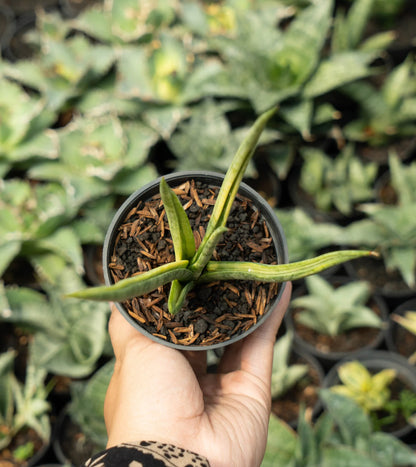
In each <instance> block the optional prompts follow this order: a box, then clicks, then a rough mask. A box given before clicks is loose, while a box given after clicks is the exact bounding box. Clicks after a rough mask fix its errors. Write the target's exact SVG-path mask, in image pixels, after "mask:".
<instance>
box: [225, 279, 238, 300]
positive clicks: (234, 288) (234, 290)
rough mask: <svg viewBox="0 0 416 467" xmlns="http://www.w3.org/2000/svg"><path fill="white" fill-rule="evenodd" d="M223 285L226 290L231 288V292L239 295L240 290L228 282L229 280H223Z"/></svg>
mask: <svg viewBox="0 0 416 467" xmlns="http://www.w3.org/2000/svg"><path fill="white" fill-rule="evenodd" d="M224 287H225V288H226V289H228V290H231V292H232V293H234V294H236V295H237V296H238V297H239V296H240V291H239V290H238V288H237V287H236V286H235V285H233V284H230V283H229V282H225V284H224Z"/></svg>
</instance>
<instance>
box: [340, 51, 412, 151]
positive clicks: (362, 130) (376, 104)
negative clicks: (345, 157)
mask: <svg viewBox="0 0 416 467" xmlns="http://www.w3.org/2000/svg"><path fill="white" fill-rule="evenodd" d="M415 70H416V68H415V62H414V58H413V57H411V56H408V57H407V59H406V60H404V61H403V62H402V63H401V64H400V65H398V66H396V68H394V69H393V70H392V71H391V72H390V73H389V74H388V76H387V77H386V79H385V81H384V83H383V84H382V86H381V88H380V89H379V88H377V87H376V86H375V85H373V84H371V83H370V82H365V81H359V82H355V83H351V84H348V85H346V86H345V87H344V88H343V92H345V93H346V94H347V95H348V96H350V97H351V98H352V99H354V100H355V101H356V102H357V103H358V104H359V109H360V116H359V117H358V118H357V119H355V120H353V121H352V122H351V123H349V124H348V125H347V126H346V127H345V129H344V131H345V134H346V136H347V137H348V138H349V139H350V140H353V141H363V142H367V143H369V144H370V145H373V146H381V145H385V144H388V143H389V142H391V141H393V140H394V139H395V138H396V139H397V138H398V137H413V135H414V132H415V115H416V95H415V92H416V91H415V90H416V86H415V81H416V75H415Z"/></svg>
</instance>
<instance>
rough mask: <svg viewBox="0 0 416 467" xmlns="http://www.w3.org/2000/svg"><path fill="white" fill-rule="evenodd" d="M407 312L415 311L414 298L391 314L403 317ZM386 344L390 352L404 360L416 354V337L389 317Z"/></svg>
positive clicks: (415, 303) (415, 302) (415, 300)
mask: <svg viewBox="0 0 416 467" xmlns="http://www.w3.org/2000/svg"><path fill="white" fill-rule="evenodd" d="M407 311H416V298H413V299H410V300H407V301H405V302H403V303H402V304H401V305H399V306H397V307H396V308H395V309H394V310H393V313H392V314H393V315H399V316H402V317H403V316H404V314H405V313H406V312H407ZM386 343H387V348H388V349H389V350H390V352H395V353H398V354H399V355H402V356H403V357H405V358H409V357H410V356H411V355H412V354H413V353H414V352H416V335H414V334H413V333H412V332H410V331H408V330H407V329H405V328H404V327H403V326H401V325H400V324H399V323H397V322H396V321H394V320H393V318H392V317H391V316H390V321H389V328H388V330H387V335H386Z"/></svg>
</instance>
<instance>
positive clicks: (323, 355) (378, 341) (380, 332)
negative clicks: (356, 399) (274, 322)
mask: <svg viewBox="0 0 416 467" xmlns="http://www.w3.org/2000/svg"><path fill="white" fill-rule="evenodd" d="M319 279H321V280H323V278H319ZM326 282H327V284H329V286H330V287H332V288H333V292H332V293H331V295H332V297H333V298H332V301H334V300H335V301H338V302H339V303H341V301H342V302H343V301H344V300H343V299H342V298H339V299H338V298H337V296H336V295H334V293H336V290H337V289H338V288H339V287H345V286H347V285H348V284H352V283H353V282H354V281H352V280H351V279H349V278H348V277H346V276H332V277H330V278H328V279H327V281H326ZM363 289H364V285H363ZM344 290H345V292H347V293H349V292H348V289H344ZM323 293H324V292H323ZM356 293H357V294H358V293H365V291H361V292H359V291H357V292H356ZM292 296H293V300H292V306H291V308H290V309H289V311H288V312H287V313H286V315H285V317H284V322H285V324H286V326H287V328H288V329H293V331H294V347H295V348H296V349H298V350H300V351H302V352H304V353H307V354H310V355H312V356H314V357H315V358H316V359H317V360H318V361H319V362H320V363H321V364H322V366H323V367H324V368H325V369H329V368H331V367H332V366H333V365H334V364H335V363H337V362H338V361H339V360H341V359H343V358H346V357H348V356H349V355H351V354H354V353H356V352H359V351H362V350H372V349H377V348H380V347H381V346H382V345H383V343H384V340H385V334H386V328H387V323H388V314H389V311H388V307H387V304H386V303H385V301H384V300H383V298H382V297H381V296H379V295H376V294H369V297H368V299H367V300H366V301H365V303H363V304H361V305H357V304H355V305H354V304H353V305H351V307H352V308H356V309H357V310H358V313H360V311H359V307H360V306H365V308H366V309H367V311H366V313H368V311H369V310H372V311H373V312H374V314H375V317H376V319H378V320H380V326H378V327H376V326H366V325H365V324H364V323H363V325H360V326H354V327H350V328H349V329H345V330H342V331H340V332H337V333H332V335H331V333H329V330H328V332H323V331H320V330H319V329H314V328H312V327H310V326H307V325H306V324H304V323H301V322H299V319H298V318H299V317H300V315H301V314H302V312H303V310H304V308H303V307H302V306H301V302H299V304H297V301H296V300H297V299H299V300H304V299H303V297H307V296H309V297H312V295H308V290H307V289H306V286H305V285H301V286H300V287H297V288H296V289H295V290H294V292H293V295H292ZM350 296H352V295H351V293H350ZM307 300H309V299H307ZM313 300H315V298H313ZM325 301H326V302H327V303H328V304H329V305H328V306H330V307H331V309H335V307H333V306H332V305H331V303H332V302H331V301H330V300H329V299H328V296H327V298H325ZM322 311H323V313H322V317H323V319H325V320H327V321H328V322H329V321H332V322H333V321H335V319H341V317H339V315H340V314H339V313H336V315H337V317H331V316H330V313H329V312H325V310H324V308H322ZM341 311H342V314H343V315H344V316H343V317H342V319H343V320H346V319H349V317H348V315H349V310H341ZM334 316H335V314H334ZM361 316H362V314H361ZM338 317H339V318H338ZM369 319H370V321H372V320H371V318H370V317H369ZM374 324H375V323H374ZM340 326H341V328H342V324H340Z"/></svg>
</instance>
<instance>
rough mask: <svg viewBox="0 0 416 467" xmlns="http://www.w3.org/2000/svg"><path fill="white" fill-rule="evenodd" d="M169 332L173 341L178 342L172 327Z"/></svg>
mask: <svg viewBox="0 0 416 467" xmlns="http://www.w3.org/2000/svg"><path fill="white" fill-rule="evenodd" d="M168 333H169V336H170V338H171V340H172V342H173V343H174V344H177V343H178V339H177V338H176V336H175V334H174V333H173V332H172V331H171V330H170V329H168Z"/></svg>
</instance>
